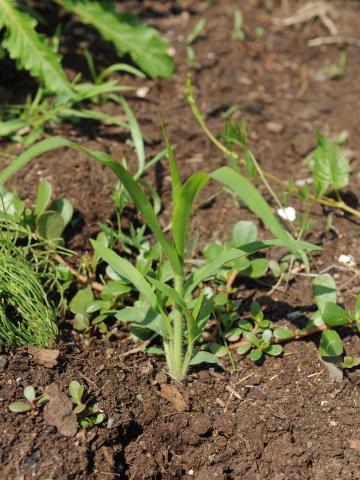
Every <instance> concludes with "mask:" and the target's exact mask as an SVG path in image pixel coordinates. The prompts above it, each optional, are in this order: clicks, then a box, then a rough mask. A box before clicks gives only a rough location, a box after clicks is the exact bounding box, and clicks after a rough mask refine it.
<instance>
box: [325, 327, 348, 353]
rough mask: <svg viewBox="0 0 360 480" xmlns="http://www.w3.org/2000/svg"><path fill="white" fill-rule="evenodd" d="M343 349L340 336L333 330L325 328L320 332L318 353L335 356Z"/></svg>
mask: <svg viewBox="0 0 360 480" xmlns="http://www.w3.org/2000/svg"><path fill="white" fill-rule="evenodd" d="M343 351H344V348H343V344H342V341H341V338H340V336H339V334H338V333H337V332H335V330H325V332H323V333H322V334H321V340H320V345H319V353H320V355H321V356H322V357H337V356H339V355H341V354H342V353H343Z"/></svg>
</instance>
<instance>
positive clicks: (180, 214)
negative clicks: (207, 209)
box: [172, 173, 209, 257]
mask: <svg viewBox="0 0 360 480" xmlns="http://www.w3.org/2000/svg"><path fill="white" fill-rule="evenodd" d="M208 180H209V177H208V175H206V174H204V173H196V174H195V175H192V176H191V177H190V178H188V180H187V181H186V182H185V184H184V186H183V187H182V189H181V191H180V193H179V195H178V198H177V201H176V203H175V205H174V211H173V217H172V230H173V236H174V243H175V246H176V250H177V252H178V254H179V255H180V257H183V256H184V250H185V241H186V233H187V229H188V223H189V219H190V213H191V208H192V205H193V203H194V201H195V199H196V197H197V195H198V194H199V193H200V192H201V190H202V189H203V188H204V187H205V185H206V184H207V182H208Z"/></svg>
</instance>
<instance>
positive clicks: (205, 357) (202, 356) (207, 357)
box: [190, 351, 219, 365]
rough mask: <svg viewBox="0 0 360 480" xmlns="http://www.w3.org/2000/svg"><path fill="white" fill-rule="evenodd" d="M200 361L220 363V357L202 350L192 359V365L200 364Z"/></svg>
mask: <svg viewBox="0 0 360 480" xmlns="http://www.w3.org/2000/svg"><path fill="white" fill-rule="evenodd" d="M199 363H219V358H218V357H217V356H216V355H214V354H213V353H210V352H204V351H200V352H197V353H195V355H194V356H193V357H192V359H191V360H190V365H198V364H199Z"/></svg>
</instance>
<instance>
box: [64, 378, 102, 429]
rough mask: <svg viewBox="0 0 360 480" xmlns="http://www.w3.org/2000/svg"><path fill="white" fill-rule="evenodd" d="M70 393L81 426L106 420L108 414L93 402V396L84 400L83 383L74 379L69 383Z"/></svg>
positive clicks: (91, 425)
mask: <svg viewBox="0 0 360 480" xmlns="http://www.w3.org/2000/svg"><path fill="white" fill-rule="evenodd" d="M69 395H70V398H71V401H72V403H73V404H74V410H73V412H74V413H75V414H76V415H78V420H79V424H80V426H81V427H84V428H90V427H94V426H95V425H99V424H100V423H102V422H103V421H104V420H105V418H106V415H105V414H104V412H103V411H102V410H100V408H99V406H98V405H97V404H96V403H95V404H94V403H93V401H92V400H93V399H92V398H91V396H88V397H87V398H86V400H84V397H85V388H84V386H83V385H81V383H79V382H77V381H76V380H72V381H71V382H70V385H69Z"/></svg>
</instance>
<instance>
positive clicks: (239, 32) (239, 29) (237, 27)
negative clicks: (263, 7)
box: [231, 9, 245, 42]
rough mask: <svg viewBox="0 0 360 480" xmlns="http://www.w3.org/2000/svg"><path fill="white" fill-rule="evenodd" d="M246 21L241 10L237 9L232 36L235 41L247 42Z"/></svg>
mask: <svg viewBox="0 0 360 480" xmlns="http://www.w3.org/2000/svg"><path fill="white" fill-rule="evenodd" d="M243 26H244V20H243V15H242V13H241V10H239V9H237V10H235V12H234V30H233V32H232V34H231V37H232V39H233V40H238V41H240V42H243V41H244V40H245V32H244V30H243Z"/></svg>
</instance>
